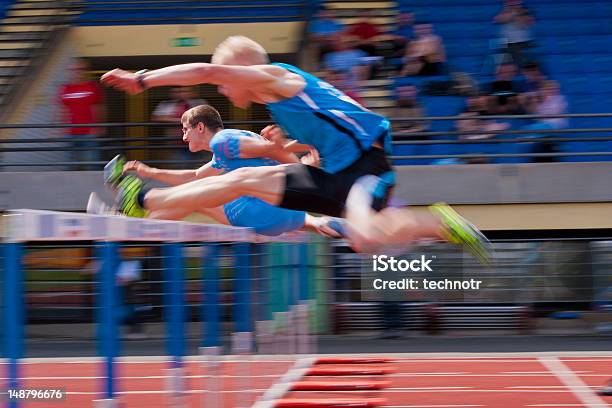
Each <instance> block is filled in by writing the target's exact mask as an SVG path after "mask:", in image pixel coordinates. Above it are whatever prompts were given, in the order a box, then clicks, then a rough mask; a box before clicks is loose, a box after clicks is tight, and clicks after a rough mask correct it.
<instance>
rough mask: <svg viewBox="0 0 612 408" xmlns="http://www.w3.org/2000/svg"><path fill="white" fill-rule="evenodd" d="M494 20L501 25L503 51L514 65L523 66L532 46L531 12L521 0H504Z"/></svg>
mask: <svg viewBox="0 0 612 408" xmlns="http://www.w3.org/2000/svg"><path fill="white" fill-rule="evenodd" d="M494 22H495V23H497V24H500V25H501V30H500V42H501V45H502V48H503V50H504V52H505V53H507V54H508V55H510V56H511V57H512V61H513V62H514V63H515V64H516V65H518V66H519V67H523V66H524V65H525V63H526V62H527V59H528V58H527V57H528V55H527V54H528V52H529V49H530V48H532V46H533V34H532V32H531V26H533V24H534V23H535V19H534V18H533V16H532V14H531V13H530V12H529V10H527V8H525V7H524V6H523V4H522V1H521V0H505V2H504V8H503V9H502V11H500V12H499V13H498V14H497V15H496V16H495V19H494Z"/></svg>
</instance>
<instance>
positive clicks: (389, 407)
mask: <svg viewBox="0 0 612 408" xmlns="http://www.w3.org/2000/svg"><path fill="white" fill-rule="evenodd" d="M464 407H484V405H471V404H470V405H385V408H464Z"/></svg>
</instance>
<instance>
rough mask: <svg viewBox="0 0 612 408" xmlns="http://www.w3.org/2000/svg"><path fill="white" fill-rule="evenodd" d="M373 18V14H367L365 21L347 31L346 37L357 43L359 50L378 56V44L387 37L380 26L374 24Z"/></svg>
mask: <svg viewBox="0 0 612 408" xmlns="http://www.w3.org/2000/svg"><path fill="white" fill-rule="evenodd" d="M372 18H373V14H372V12H369V13H367V14H366V15H365V16H364V18H363V20H361V21H359V22H358V23H356V24H354V25H353V26H351V27H350V28H349V29H347V30H346V35H348V36H350V37H351V39H352V40H354V41H356V43H357V44H356V45H357V48H359V49H360V50H362V51H365V52H367V53H368V54H369V55H372V56H374V55H378V48H377V44H379V43H380V42H381V40H383V39H384V38H385V36H384V35H383V34H384V33H383V32H382V31H381V30H380V28H379V27H378V25H377V24H376V23H373V22H372Z"/></svg>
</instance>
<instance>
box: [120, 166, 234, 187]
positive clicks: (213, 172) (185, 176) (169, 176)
mask: <svg viewBox="0 0 612 408" xmlns="http://www.w3.org/2000/svg"><path fill="white" fill-rule="evenodd" d="M123 172H124V173H125V172H133V173H136V175H138V176H139V177H143V178H149V179H152V180H156V181H159V182H162V183H165V184H168V185H171V186H178V185H180V184H185V183H188V182H190V181H193V180H198V179H201V178H205V177H209V176H217V175H219V174H221V173H222V170H220V169H216V168H214V167H212V163H211V162H208V163H206V164H205V165H203V166H202V167H200V168H198V169H195V170H164V169H157V168H155V167H150V166H147V165H146V164H144V163H142V162H139V161H138V160H134V161H130V162H127V163H126V164H125V166H124V167H123Z"/></svg>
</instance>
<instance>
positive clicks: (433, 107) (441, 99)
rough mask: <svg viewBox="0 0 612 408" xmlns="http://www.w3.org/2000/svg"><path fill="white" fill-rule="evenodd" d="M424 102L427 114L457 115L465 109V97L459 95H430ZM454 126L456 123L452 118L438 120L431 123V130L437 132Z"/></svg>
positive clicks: (451, 128)
mask: <svg viewBox="0 0 612 408" xmlns="http://www.w3.org/2000/svg"><path fill="white" fill-rule="evenodd" d="M423 103H424V105H425V113H426V114H427V116H455V115H457V114H458V113H459V112H461V110H462V109H463V106H464V105H465V98H462V97H457V96H429V97H426V98H423ZM454 128H455V124H454V123H453V121H451V120H436V121H432V123H431V130H432V131H435V132H445V131H449V130H453V129H454ZM453 138H454V137H453Z"/></svg>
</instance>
